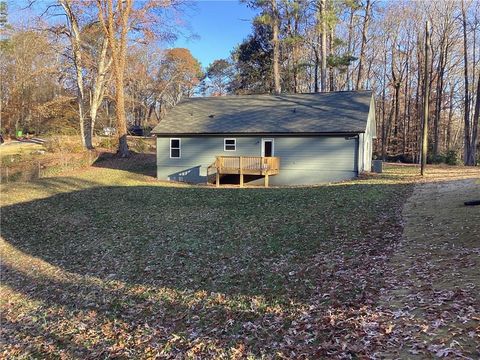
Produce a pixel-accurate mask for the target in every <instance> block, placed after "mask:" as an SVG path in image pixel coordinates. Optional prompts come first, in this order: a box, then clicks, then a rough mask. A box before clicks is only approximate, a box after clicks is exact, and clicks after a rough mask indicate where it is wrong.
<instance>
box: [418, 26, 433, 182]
mask: <svg viewBox="0 0 480 360" xmlns="http://www.w3.org/2000/svg"><path fill="white" fill-rule="evenodd" d="M430 52H431V41H430V21H427V22H426V24H425V70H424V71H425V74H424V76H425V80H424V93H423V130H422V134H423V136H422V166H421V170H420V173H421V175H422V176H424V175H425V167H426V165H427V151H428V103H429V101H430V69H429V66H430Z"/></svg>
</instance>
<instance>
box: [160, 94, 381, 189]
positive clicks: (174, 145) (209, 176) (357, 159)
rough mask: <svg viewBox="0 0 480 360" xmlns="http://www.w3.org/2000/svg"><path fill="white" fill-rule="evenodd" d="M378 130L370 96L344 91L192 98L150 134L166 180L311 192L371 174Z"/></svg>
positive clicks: (162, 176) (181, 104) (170, 113)
mask: <svg viewBox="0 0 480 360" xmlns="http://www.w3.org/2000/svg"><path fill="white" fill-rule="evenodd" d="M375 129H376V125H375V104H374V100H373V97H372V92H371V91H339V92H330V93H310V94H281V95H245V96H224V97H194V98H189V99H186V100H184V101H182V102H180V103H179V104H178V105H177V106H176V107H175V108H173V109H172V110H171V111H170V112H169V113H168V115H167V116H166V117H165V119H164V120H162V121H161V122H160V123H159V124H158V125H157V126H156V127H155V128H154V129H153V131H152V133H153V134H155V135H156V136H157V176H158V179H161V180H174V181H185V182H190V183H206V182H209V181H210V182H212V183H214V182H216V183H217V185H218V184H219V183H220V182H222V181H223V180H224V179H226V177H228V176H230V177H232V176H235V177H236V179H237V181H239V182H240V184H241V185H243V182H244V181H246V182H250V181H252V182H259V183H262V182H263V181H265V182H266V185H267V184H268V183H271V184H273V185H310V184H318V183H322V182H332V181H340V180H346V179H352V178H355V177H356V176H357V175H358V174H359V173H360V172H362V171H370V169H371V158H372V139H374V138H375V132H376V130H375ZM237 183H238V182H237Z"/></svg>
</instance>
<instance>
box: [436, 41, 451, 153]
mask: <svg viewBox="0 0 480 360" xmlns="http://www.w3.org/2000/svg"><path fill="white" fill-rule="evenodd" d="M443 42H444V41H442V44H441V46H440V59H439V60H438V67H437V76H438V79H437V91H436V99H435V116H434V118H433V119H434V123H433V155H435V156H437V155H438V153H439V143H440V116H441V112H442V105H443V101H442V100H443V99H442V97H443V77H444V72H445V64H446V56H447V50H448V47H446V46H444V45H443Z"/></svg>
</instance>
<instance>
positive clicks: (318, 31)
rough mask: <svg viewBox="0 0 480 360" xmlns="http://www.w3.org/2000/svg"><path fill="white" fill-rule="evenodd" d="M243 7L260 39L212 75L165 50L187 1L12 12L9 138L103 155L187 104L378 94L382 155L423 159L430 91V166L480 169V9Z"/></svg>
mask: <svg viewBox="0 0 480 360" xmlns="http://www.w3.org/2000/svg"><path fill="white" fill-rule="evenodd" d="M241 2H242V3H243V4H244V5H245V6H249V7H252V8H254V9H256V11H257V16H256V17H255V18H254V19H253V21H252V31H251V34H250V35H248V36H247V37H246V38H245V40H244V41H243V42H241V43H240V44H238V46H236V47H235V48H234V49H232V52H231V55H230V56H229V57H228V58H224V59H218V60H216V61H214V62H213V63H212V64H209V65H208V66H206V67H205V68H202V66H201V64H200V63H199V62H198V61H197V60H196V59H195V58H194V57H193V56H192V55H191V54H190V52H189V50H188V49H180V48H167V47H166V46H165V44H168V41H169V40H173V39H174V38H175V37H177V36H179V35H180V34H181V33H182V30H180V29H178V28H175V26H179V25H175V26H174V25H172V24H179V23H180V22H179V21H175V20H174V17H177V16H179V17H181V16H182V11H183V10H182V8H184V7H185V6H189V4H188V2H184V1H178V2H177V1H169V2H158V1H142V2H134V1H133V0H127V1H122V2H117V1H113V0H95V1H93V0H92V1H82V0H58V1H51V2H50V3H47V2H42V4H43V9H40V10H42V11H40V10H38V9H37V11H39V12H40V13H42V16H39V19H38V21H37V22H36V23H35V24H32V25H30V26H16V25H15V24H9V23H8V21H6V18H5V17H2V19H3V20H2V35H1V36H2V39H1V54H0V56H1V59H0V71H1V77H2V81H1V84H0V87H1V116H2V125H1V126H2V131H3V132H5V133H7V134H9V133H10V134H11V133H13V132H14V131H15V130H17V129H23V130H26V131H30V132H38V133H44V132H77V133H78V132H81V134H82V139H84V144H85V146H86V147H91V136H93V134H94V133H95V132H98V131H101V129H102V128H104V127H116V128H117V130H118V129H120V128H121V127H122V126H123V125H122V124H124V126H125V127H126V126H130V125H134V124H135V125H139V126H153V125H155V124H156V123H157V122H158V121H160V120H161V118H162V116H163V115H164V114H165V113H166V111H168V109H169V108H171V107H172V106H175V104H176V103H178V101H180V100H181V99H182V98H183V97H188V96H194V95H195V96H201V95H214V96H223V95H229V94H255V93H296V92H298V93H301V92H325V91H327V92H328V91H348V90H357V89H371V90H373V92H374V96H375V104H376V119H377V135H378V139H377V140H376V144H375V156H376V157H378V158H383V159H387V160H393V161H397V160H400V161H406V162H418V161H419V153H420V148H421V143H422V140H421V139H422V131H421V130H422V121H423V115H422V114H423V96H424V95H423V94H424V90H425V87H426V86H428V87H429V89H430V96H429V99H428V102H429V113H428V114H429V121H428V130H429V131H428V138H429V141H428V144H429V160H430V161H432V162H447V163H452V164H453V163H459V162H463V163H465V164H467V165H474V164H476V163H478V157H479V153H480V151H478V147H479V142H478V137H479V136H478V118H479V112H480V96H479V93H480V81H479V78H480V69H479V58H480V47H479V41H480V21H479V19H480V6H479V2H478V1H477V0H461V1H460V0H458V1H446V0H445V1H404V0H403V1H402V0H399V1H380V0H242V1H241ZM109 5H112V6H111V7H110V6H109ZM2 9H3V10H2ZM0 10H2V12H3V13H6V8H5V6H3V7H2V8H0ZM53 14H57V15H58V14H61V15H63V16H62V17H60V18H61V19H64V20H63V21H59V20H58V19H59V17H56V18H55V19H56V20H55V21H52V20H51V19H52V18H51V17H50V18H49V17H48V16H49V15H53ZM109 20H111V21H110V22H109ZM427 20H430V22H431V49H432V51H431V54H429V57H428V59H429V62H428V64H427V66H426V67H425V64H424V63H425V56H426V54H425V51H426V50H425V48H426V47H425V22H426V21H427ZM122 36H123V40H122ZM122 41H123V42H122ZM199 41H201V40H199ZM122 44H123V45H122ZM122 46H123V47H122ZM122 51H123V53H122ZM426 71H427V72H428V75H429V76H427V77H426V76H425V72H426ZM425 78H428V84H425V80H424V79H425ZM121 104H123V107H122V106H121ZM119 105H120V106H119ZM118 113H123V114H124V118H123V119H121V116H119V115H118ZM124 132H125V131H120V134H119V136H122V134H123V133H124ZM127 150H128V149H124V152H125V151H127Z"/></svg>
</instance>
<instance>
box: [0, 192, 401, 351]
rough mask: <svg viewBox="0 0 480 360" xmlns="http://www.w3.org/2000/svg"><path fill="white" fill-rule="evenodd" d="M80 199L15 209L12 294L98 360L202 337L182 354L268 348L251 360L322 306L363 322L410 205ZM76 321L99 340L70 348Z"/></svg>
mask: <svg viewBox="0 0 480 360" xmlns="http://www.w3.org/2000/svg"><path fill="white" fill-rule="evenodd" d="M53 185H54V184H52V186H53ZM75 186H77V188H78V189H79V190H77V191H71V192H65V193H61V194H56V195H53V196H50V197H48V198H42V199H38V200H34V201H30V202H24V203H18V204H15V205H9V206H4V207H3V208H2V218H1V226H2V237H3V239H4V240H5V242H6V244H5V245H2V246H1V247H0V248H2V247H3V248H4V249H6V250H5V254H4V256H2V257H3V258H4V259H6V261H4V262H3V264H2V268H3V271H2V275H3V279H2V282H3V284H4V285H6V286H8V287H10V288H11V289H13V291H14V292H16V293H18V294H22V295H23V296H25V297H26V298H28V299H30V300H38V301H41V302H42V303H43V304H44V306H46V307H47V309H45V308H40V309H38V310H35V311H34V315H33V317H36V318H38V317H41V316H45V314H48V315H47V316H50V318H48V319H47V323H48V324H56V325H52V326H54V327H53V328H47V329H46V330H48V331H50V333H54V334H56V335H58V336H59V339H54V340H53V341H54V342H56V343H62V341H65V342H66V343H67V345H64V346H66V347H68V348H73V350H72V351H74V352H75V353H77V352H79V353H82V354H87V353H92V352H95V351H97V350H98V352H95V354H96V355H98V356H105V355H106V354H108V355H115V351H116V350H115V346H116V344H117V345H118V343H119V341H120V340H121V341H123V342H124V344H125V343H127V345H126V347H127V348H128V349H130V350H129V351H131V354H133V356H135V355H138V354H140V353H141V351H144V350H145V349H146V346H154V345H151V344H152V343H155V341H156V344H157V345H155V346H157V348H158V347H159V346H166V345H165V344H167V343H168V342H169V341H170V340H171V337H172V336H173V334H184V335H185V336H187V337H188V339H185V340H184V342H183V343H178V344H176V345H175V346H174V347H177V348H178V349H183V350H178V351H180V352H182V351H185V346H187V347H188V346H192V342H195V341H196V340H195V339H197V338H198V339H204V340H205V339H207V340H206V341H207V342H209V341H210V342H212V343H215V344H217V345H219V346H221V347H222V348H223V349H228V348H230V347H231V346H233V345H235V343H236V342H237V341H238V339H256V340H255V341H254V342H253V343H251V344H250V345H249V347H250V349H251V350H252V351H253V352H254V353H257V354H259V353H260V348H262V349H268V346H271V347H272V349H274V348H275V345H274V344H275V342H276V341H278V340H279V338H282V337H283V336H286V333H285V332H286V331H287V330H288V327H289V325H288V324H289V323H290V322H291V318H292V316H293V317H295V316H298V313H299V312H301V311H302V310H301V309H305V307H308V306H310V304H312V303H318V301H319V299H321V300H320V301H321V303H322V304H324V305H322V306H324V309H325V311H327V310H328V309H335V308H342V307H344V308H360V307H361V306H363V305H364V304H365V303H366V301H367V300H366V299H370V300H368V301H371V299H372V298H374V297H375V294H376V293H378V291H379V289H380V288H381V281H379V278H380V277H381V271H382V264H383V263H384V262H385V261H386V260H387V258H388V254H389V252H390V251H391V248H392V246H393V244H394V243H395V242H396V241H397V240H398V238H399V237H398V234H399V232H400V231H401V226H400V221H399V209H401V200H402V199H403V198H404V197H406V196H407V194H408V192H409V187H408V186H405V185H398V186H396V185H367V184H362V185H355V186H350V185H337V186H335V187H317V188H290V189H250V190H248V191H240V190H238V189H222V190H221V191H218V190H215V189H208V188H199V187H190V188H169V187H161V186H129V187H123V186H117V187H114V186H109V187H98V186H97V187H90V188H88V186H89V184H84V185H81V184H76V185H75ZM82 186H85V188H83V187H82ZM385 204H392V206H390V207H386V206H385ZM385 229H388V232H387V233H386V232H385ZM30 300H29V301H30ZM62 309H64V310H65V311H66V312H65V313H64V312H62V311H63V310H62ZM89 314H95V315H89ZM77 315H78V318H77V317H76V316H77ZM273 319H275V320H273ZM32 321H33V320H32V319H22V320H20V323H22V322H23V324H24V325H19V326H20V328H27V329H28V327H29V326H31V322H32ZM65 321H66V322H68V323H69V325H66V326H67V328H70V327H73V328H75V327H76V325H75V324H76V323H78V322H79V321H80V322H83V323H85V329H91V334H90V335H88V334H86V333H87V330H81V331H80V333H81V334H80V335H78V337H79V338H78V339H77V337H76V335H75V336H73V335H71V334H67V335H64V337H65V336H66V340H65V339H63V338H62V337H61V335H59V333H60V334H63V330H61V328H55V326H57V327H58V326H59V325H58V324H62V323H64V322H65ZM34 322H35V321H34ZM107 323H108V324H107ZM152 323H153V324H154V325H152ZM253 323H257V324H265V323H267V324H269V323H272V324H271V325H269V326H263V325H262V326H252V324H253ZM106 324H107V325H106ZM145 324H147V325H145ZM226 324H231V325H226ZM37 325H38V324H37ZM37 325H35V326H37ZM49 326H50V325H49ZM82 328H83V325H82ZM12 329H15V327H12ZM119 329H121V330H119ZM122 329H123V330H122ZM37 332H38V331H37ZM105 333H106V334H107V335H105ZM82 334H83V335H82ZM129 334H130V335H129ZM131 334H133V335H131ZM82 336H84V337H85V338H86V340H85V339H84V340H82V339H83V338H82ZM129 336H130V337H129ZM92 337H93V338H94V339H92ZM102 337H105V338H108V339H109V340H108V341H107V340H105V341H100V340H99V338H100V339H102ZM138 337H142V338H143V337H145V338H146V339H147V340H145V341H144V342H140V343H136V341H137V340H138ZM47 338H49V339H50V338H52V337H51V336H50V335H48V332H46V333H45V335H44V336H43V339H44V340H42V341H45V342H48V339H47ZM155 338H156V340H155ZM95 339H96V340H95ZM114 339H120V340H114ZM68 341H72V342H73V343H74V344H76V345H69V344H68ZM82 341H83V342H82ZM179 341H180V340H179ZM182 341H183V340H182ZM245 341H246V340H245ZM180 342H181V341H180ZM73 343H72V344H73ZM82 344H83V345H82ZM149 344H150V345H149ZM159 344H161V345H159ZM59 346H60V345H59ZM75 346H77V348H75ZM299 346H300V345H299ZM42 351H43V350H42ZM102 351H103V353H102ZM118 351H120V353H122V354H124V353H123V352H122V351H121V350H118ZM136 351H138V353H137V352H136ZM145 351H146V350H145ZM272 351H273V350H272ZM42 353H43V352H42Z"/></svg>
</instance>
